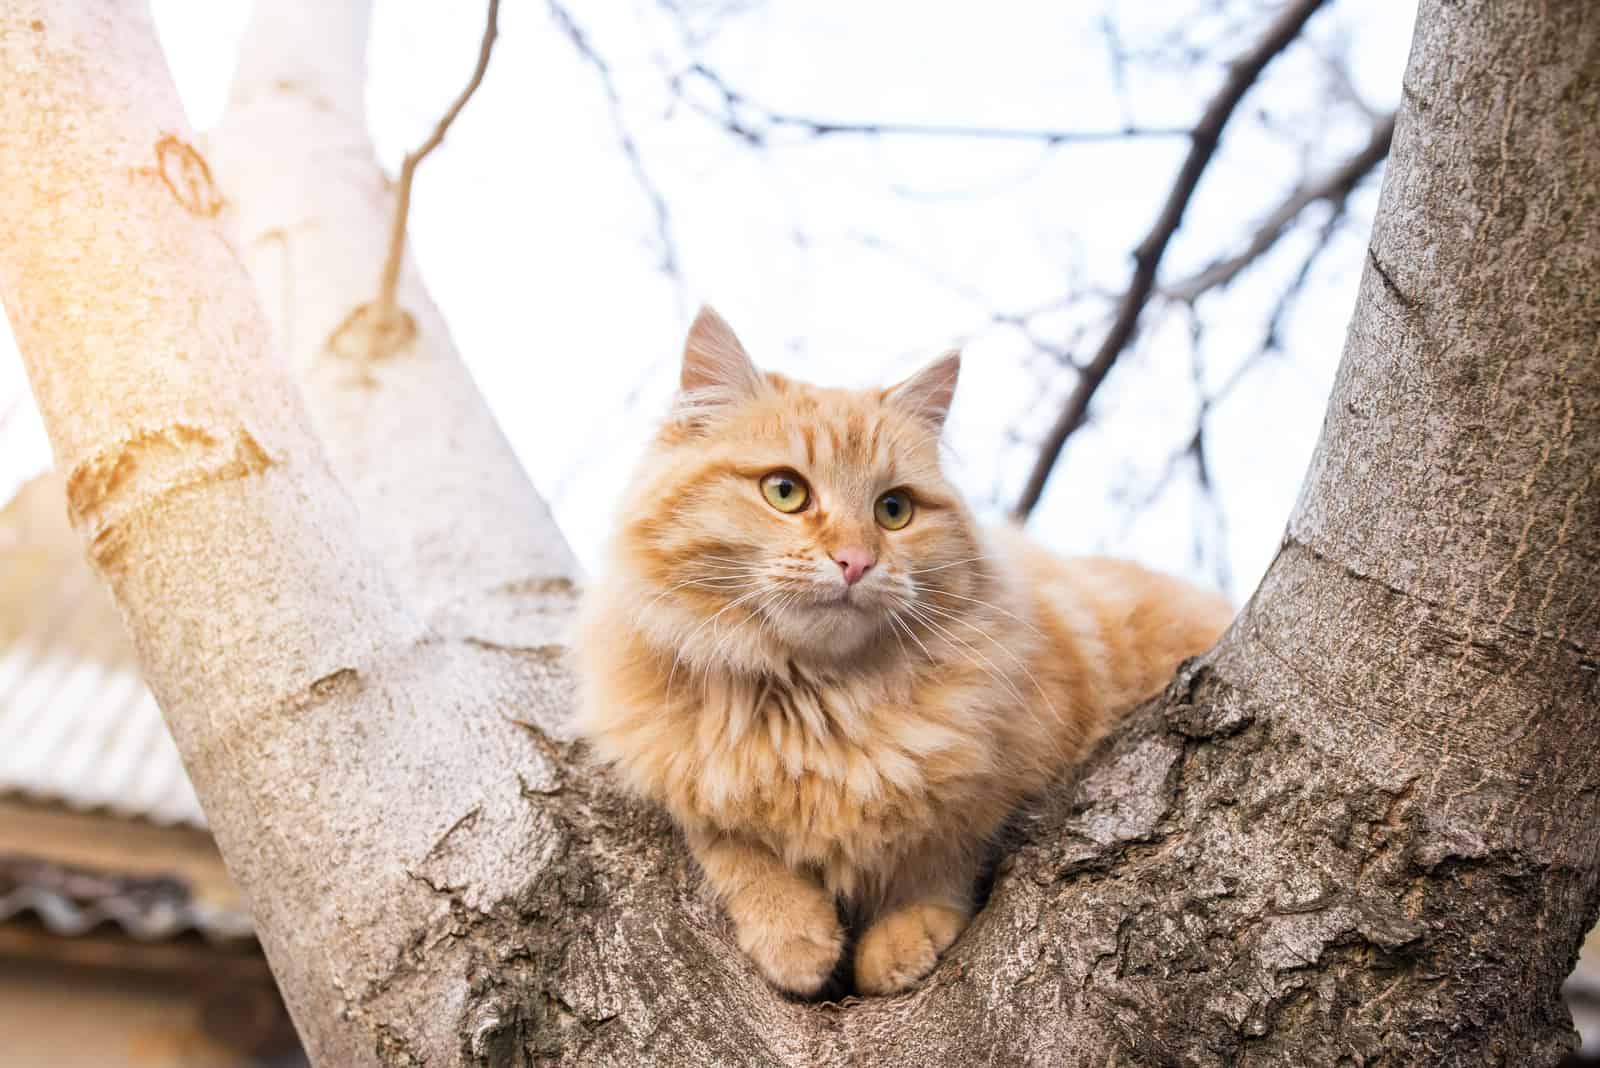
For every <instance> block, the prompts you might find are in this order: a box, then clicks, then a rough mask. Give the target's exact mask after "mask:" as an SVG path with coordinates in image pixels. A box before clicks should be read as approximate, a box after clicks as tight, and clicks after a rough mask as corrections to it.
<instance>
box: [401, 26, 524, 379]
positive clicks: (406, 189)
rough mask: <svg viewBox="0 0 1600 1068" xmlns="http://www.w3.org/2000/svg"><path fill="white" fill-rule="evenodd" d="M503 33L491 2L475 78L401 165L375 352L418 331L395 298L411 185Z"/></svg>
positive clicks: (478, 79) (469, 94) (474, 86)
mask: <svg viewBox="0 0 1600 1068" xmlns="http://www.w3.org/2000/svg"><path fill="white" fill-rule="evenodd" d="M499 33H500V0H489V16H488V19H487V21H486V22H485V24H484V28H483V41H482V43H481V44H479V45H478V64H477V66H475V67H474V68H473V69H472V79H471V80H470V81H469V82H467V87H466V88H465V89H463V90H462V91H461V95H460V96H458V97H456V102H455V103H454V104H451V105H450V110H449V111H446V112H445V113H444V117H443V118H441V119H440V120H439V124H438V125H437V126H435V127H434V128H433V133H431V134H429V135H428V139H427V140H426V141H424V142H422V144H421V145H419V146H418V147H417V148H416V149H415V150H413V151H411V152H409V153H407V154H406V158H405V160H404V161H403V162H402V163H401V164H400V181H399V186H398V189H397V191H396V195H395V209H394V229H393V231H392V232H391V233H390V236H389V256H388V258H387V259H386V260H384V263H383V276H382V277H381V278H380V279H379V281H378V299H377V301H376V302H374V314H373V316H372V323H371V328H372V341H373V343H374V352H375V353H381V352H387V351H391V350H392V348H393V347H396V346H398V345H399V344H403V343H404V341H405V339H406V338H408V337H410V336H411V334H412V332H413V331H414V329H415V328H414V327H413V326H412V325H411V324H410V322H409V320H406V321H404V322H396V321H395V320H396V314H395V310H396V309H395V299H394V297H395V289H396V288H397V286H398V285H399V282H400V261H401V259H402V257H403V255H404V253H405V247H406V217H407V216H408V215H410V213H411V182H412V180H413V178H414V177H415V176H416V173H417V164H419V163H421V162H422V161H423V160H424V159H426V158H427V156H428V153H430V152H432V151H433V150H434V149H436V148H438V147H439V145H440V144H441V143H442V142H443V141H444V135H445V134H446V133H447V132H448V131H449V129H450V124H451V123H453V122H455V121H456V116H458V115H460V114H461V110H462V109H463V108H465V107H466V106H467V101H468V100H471V99H472V94H473V93H475V92H477V91H478V86H479V85H481V84H483V75H484V72H485V71H487V70H488V69H489V54H490V53H491V52H493V51H494V41H495V38H496V37H497V36H499ZM382 341H387V342H389V344H379V343H380V342H382Z"/></svg>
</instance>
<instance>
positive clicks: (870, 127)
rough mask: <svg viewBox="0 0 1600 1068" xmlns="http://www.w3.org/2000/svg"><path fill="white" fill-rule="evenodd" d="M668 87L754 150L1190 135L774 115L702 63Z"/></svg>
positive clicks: (1164, 129) (1184, 133) (1145, 129)
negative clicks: (816, 143) (783, 139)
mask: <svg viewBox="0 0 1600 1068" xmlns="http://www.w3.org/2000/svg"><path fill="white" fill-rule="evenodd" d="M691 76H692V77H694V78H697V79H699V80H701V81H703V82H705V83H706V84H708V85H710V86H711V88H712V89H713V90H714V91H715V92H716V93H717V95H718V96H719V97H720V102H721V104H722V111H721V113H720V114H719V113H717V112H715V111H713V110H711V109H709V108H706V107H702V106H701V105H699V104H697V103H696V102H695V101H694V100H692V99H691V98H690V97H689V96H688V95H687V93H686V92H685V91H684V82H685V81H686V80H687V79H688V78H689V77H691ZM672 89H673V92H675V93H676V94H677V95H678V97H679V99H681V100H683V101H685V102H686V103H687V104H688V105H689V106H690V107H692V108H694V109H695V110H696V111H698V112H700V113H701V114H702V115H705V116H706V117H707V118H709V119H711V120H713V121H714V122H718V123H720V124H721V125H722V126H724V127H725V128H726V129H727V130H728V132H729V133H731V134H733V135H734V136H736V137H738V138H740V139H741V140H744V141H746V142H748V143H749V144H750V145H752V146H757V147H759V146H762V145H765V144H766V143H767V140H768V137H769V136H770V129H773V128H778V129H789V130H796V131H798V132H800V133H802V134H804V135H807V136H810V137H828V136H832V135H853V136H858V137H878V136H888V137H954V138H973V139H982V140H991V141H1031V142H1036V143H1041V144H1045V145H1051V146H1056V145H1068V144H1096V143H1103V142H1106V141H1123V140H1127V139H1128V138H1134V137H1153V138H1160V137H1190V136H1193V131H1191V130H1186V129H1183V128H1182V127H1176V126H1123V127H1120V128H1118V129H1110V130H1050V129H1029V128H1025V127H1013V126H960V125H944V124H923V123H911V122H853V121H835V120H832V119H818V118H811V117H809V116H804V115H791V114H788V113H785V112H781V111H774V110H772V109H771V108H769V107H766V106H764V105H762V104H757V103H755V102H754V101H752V100H751V99H750V98H749V97H747V96H745V95H744V94H743V93H741V92H740V91H739V90H737V89H735V88H733V87H732V86H730V85H729V84H728V83H727V82H726V81H725V80H723V78H722V76H721V75H720V74H718V73H717V72H716V71H713V70H711V69H710V68H708V67H706V66H705V65H703V64H700V63H695V64H693V65H692V66H690V67H689V69H688V70H687V71H685V72H684V73H683V74H680V75H678V76H677V77H675V78H674V79H673V80H672Z"/></svg>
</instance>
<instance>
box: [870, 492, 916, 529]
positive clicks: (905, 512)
mask: <svg viewBox="0 0 1600 1068" xmlns="http://www.w3.org/2000/svg"><path fill="white" fill-rule="evenodd" d="M911 512H912V508H911V497H910V496H909V495H908V494H907V493H906V492H905V491H904V490H890V491H889V492H888V493H885V494H884V495H883V496H882V497H879V498H878V503H877V504H875V505H873V506H872V516H873V518H874V519H876V520H877V521H878V525H879V526H880V527H882V528H883V529H885V530H899V529H900V528H901V527H903V526H905V525H906V524H907V523H909V522H911Z"/></svg>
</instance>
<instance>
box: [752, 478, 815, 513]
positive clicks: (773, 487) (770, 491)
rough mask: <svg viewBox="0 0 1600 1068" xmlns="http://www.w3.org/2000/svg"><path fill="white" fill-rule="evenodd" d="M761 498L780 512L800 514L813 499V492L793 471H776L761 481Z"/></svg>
mask: <svg viewBox="0 0 1600 1068" xmlns="http://www.w3.org/2000/svg"><path fill="white" fill-rule="evenodd" d="M761 496H763V497H765V498H766V499H767V503H768V504H770V505H772V507H774V508H776V509H777V510H778V511H780V512H798V511H799V510H800V509H802V508H804V507H805V506H806V502H807V501H809V500H810V499H811V490H810V489H809V488H807V486H806V483H805V480H804V479H802V478H801V477H800V476H799V475H797V474H795V473H794V472H793V471H774V472H772V474H770V475H767V476H766V477H764V478H763V479H762V480H761Z"/></svg>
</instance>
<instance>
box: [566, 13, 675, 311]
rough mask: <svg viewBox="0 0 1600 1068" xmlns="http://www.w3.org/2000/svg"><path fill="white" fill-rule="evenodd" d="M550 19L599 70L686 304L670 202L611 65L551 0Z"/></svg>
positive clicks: (663, 262) (668, 268)
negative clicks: (627, 117) (628, 117)
mask: <svg viewBox="0 0 1600 1068" xmlns="http://www.w3.org/2000/svg"><path fill="white" fill-rule="evenodd" d="M547 3H548V7H549V9H550V17H551V18H553V19H555V21H556V25H557V26H558V27H559V28H560V30H561V32H562V35H563V36H565V37H566V39H567V41H568V42H569V43H570V44H571V45H572V47H573V48H574V49H575V50H576V51H577V53H578V55H580V56H581V57H583V59H584V60H585V61H586V62H587V63H588V64H589V65H590V66H591V67H593V68H594V69H595V72H596V73H598V74H599V75H600V84H601V86H602V88H604V90H605V94H606V106H607V107H608V108H609V109H610V112H611V128H612V130H613V131H614V132H615V133H616V137H617V142H618V144H619V145H620V146H621V147H622V154H623V155H624V156H626V157H627V159H628V166H629V168H630V169H632V171H633V178H634V181H635V182H637V183H638V185H639V189H640V190H641V191H642V192H643V193H644V195H645V199H646V200H648V201H649V202H650V209H651V211H652V212H653V213H654V214H655V220H656V241H657V243H658V244H659V245H660V246H661V247H660V250H659V251H660V263H659V267H660V269H661V273H662V274H664V275H666V276H667V278H669V279H670V280H671V281H672V283H673V285H674V286H676V287H677V289H678V298H679V300H678V303H679V304H680V305H681V304H683V303H684V289H683V272H682V270H681V269H680V267H679V264H678V246H677V242H676V241H674V240H673V236H672V216H671V214H670V212H669V211H668V210H667V198H666V197H665V196H663V195H662V193H661V190H660V188H658V187H657V186H656V184H655V182H654V181H653V180H652V179H651V177H650V172H649V171H648V170H646V169H645V165H644V157H643V155H642V154H641V153H640V151H639V144H638V142H637V141H636V140H635V139H634V136H633V132H632V131H631V130H630V129H629V128H628V124H627V123H626V121H624V119H623V114H622V97H621V96H620V95H619V94H618V93H617V86H616V80H615V78H614V77H613V75H612V73H611V64H609V63H607V62H606V59H605V57H604V56H602V55H601V54H600V53H599V52H598V51H597V50H596V49H595V47H594V44H593V43H592V42H591V41H590V40H589V36H588V34H586V33H584V32H583V28H582V27H581V26H579V25H578V23H577V21H576V20H575V19H573V17H572V14H571V12H569V11H568V10H567V9H566V8H565V7H563V6H562V5H561V4H560V3H559V2H557V0H547Z"/></svg>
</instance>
